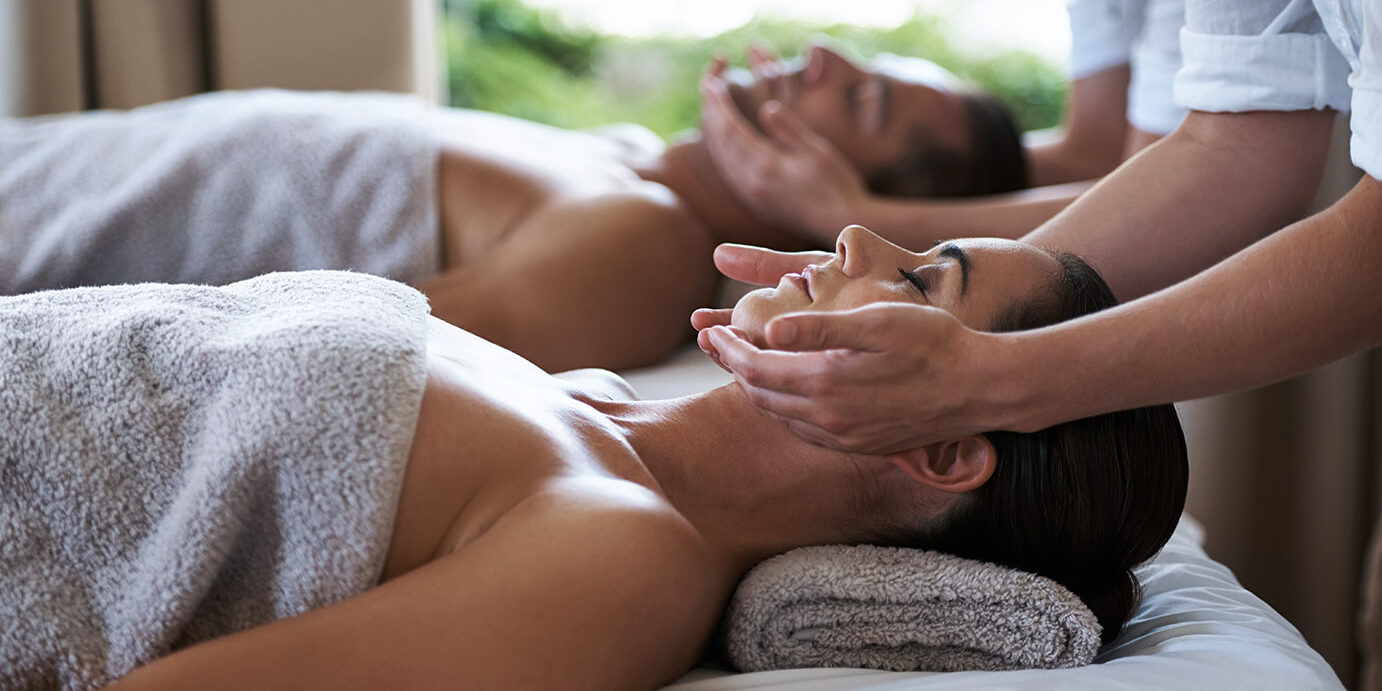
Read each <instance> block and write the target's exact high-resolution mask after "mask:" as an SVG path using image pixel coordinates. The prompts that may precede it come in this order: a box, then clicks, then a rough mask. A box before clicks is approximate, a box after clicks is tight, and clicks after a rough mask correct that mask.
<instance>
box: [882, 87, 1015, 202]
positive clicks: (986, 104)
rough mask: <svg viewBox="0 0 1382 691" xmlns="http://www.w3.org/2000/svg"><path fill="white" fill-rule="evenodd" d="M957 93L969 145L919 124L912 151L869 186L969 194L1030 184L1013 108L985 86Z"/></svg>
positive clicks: (914, 193) (903, 193) (906, 193)
mask: <svg viewBox="0 0 1382 691" xmlns="http://www.w3.org/2000/svg"><path fill="white" fill-rule="evenodd" d="M956 95H958V96H959V97H960V100H961V101H963V102H964V107H965V115H966V120H967V122H968V126H969V136H968V146H967V147H966V148H965V149H964V150H960V149H956V148H953V147H949V146H944V145H941V144H940V143H938V142H936V140H935V138H934V137H932V136H931V134H930V132H928V131H926V130H924V129H917V130H916V131H914V132H913V133H912V135H911V136H910V137H909V142H908V146H907V147H906V150H907V153H906V154H905V155H903V156H902V157H901V158H900V159H899V160H898V161H896V162H895V163H894V164H893V165H891V166H889V167H887V168H885V169H883V170H881V171H879V172H877V173H875V174H874V175H872V176H870V177H869V179H868V181H867V182H868V186H869V189H871V190H872V191H873V192H875V193H877V194H885V195H889V196H894V197H967V196H973V195H981V194H1000V193H1002V192H1012V191H1014V190H1020V189H1025V188H1026V187H1027V185H1028V182H1027V150H1026V149H1025V148H1023V146H1022V135H1021V133H1020V131H1019V130H1018V128H1017V124H1016V122H1015V121H1014V120H1013V116H1012V112H1011V111H1010V110H1009V109H1008V107H1007V106H1006V105H1005V104H1004V103H1003V102H1002V101H1001V100H999V99H998V98H997V97H996V96H994V95H992V94H989V93H985V92H983V91H978V90H966V91H959V92H957V94H956Z"/></svg>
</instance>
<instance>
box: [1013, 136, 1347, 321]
mask: <svg viewBox="0 0 1382 691" xmlns="http://www.w3.org/2000/svg"><path fill="white" fill-rule="evenodd" d="M1333 121H1334V112H1333V111H1293V112H1254V113H1199V112H1191V113H1190V115H1189V116H1188V117H1187V118H1186V120H1185V122H1184V124H1182V125H1181V126H1180V128H1179V129H1177V130H1176V131H1175V132H1173V133H1172V134H1171V135H1170V136H1168V137H1166V138H1164V139H1162V140H1161V141H1159V142H1157V143H1156V144H1154V145H1152V146H1150V147H1148V148H1147V149H1146V150H1144V151H1143V152H1141V153H1140V154H1138V155H1137V156H1135V157H1134V158H1133V159H1132V160H1131V161H1129V162H1127V163H1126V164H1124V165H1123V167H1121V168H1120V169H1119V170H1118V172H1117V173H1116V174H1114V175H1110V176H1108V177H1106V178H1105V179H1104V180H1102V181H1101V182H1100V183H1099V184H1098V185H1097V186H1096V187H1095V188H1094V189H1093V190H1091V191H1090V192H1089V193H1088V194H1086V195H1085V196H1084V197H1083V198H1082V199H1081V200H1080V202H1079V203H1077V204H1073V205H1071V206H1070V207H1069V208H1067V209H1066V210H1065V211H1063V212H1061V213H1060V214H1058V215H1056V217H1055V218H1052V219H1051V220H1050V221H1049V222H1047V223H1046V224H1045V225H1043V226H1041V227H1040V228H1038V229H1037V230H1035V231H1034V232H1032V233H1031V234H1030V235H1028V236H1027V237H1025V238H1024V239H1025V240H1027V241H1029V242H1032V243H1034V244H1039V245H1042V246H1044V247H1052V248H1057V249H1061V250H1065V251H1067V252H1072V253H1074V254H1077V255H1079V256H1080V257H1083V258H1084V259H1085V260H1087V261H1089V262H1090V264H1092V265H1093V266H1094V268H1096V269H1098V270H1099V272H1100V273H1101V274H1102V275H1103V276H1104V279H1105V280H1107V281H1108V283H1109V285H1110V286H1111V287H1112V288H1113V291H1114V293H1115V294H1116V295H1117V296H1118V297H1119V299H1122V300H1128V299H1131V298H1135V297H1137V296H1139V295H1144V294H1146V293H1149V292H1151V291H1153V290H1156V289H1158V288H1161V287H1164V286H1167V285H1170V284H1172V283H1175V282H1176V281H1179V280H1182V279H1184V278H1186V277H1189V276H1191V275H1194V274H1195V273H1196V272H1198V271H1201V270H1203V269H1204V268H1206V267H1209V266H1212V265H1213V264H1214V263H1216V262H1218V261H1220V260H1222V259H1223V258H1224V257H1227V256H1229V255H1230V254H1232V253H1234V252H1236V251H1237V250H1239V249H1240V248H1242V247H1245V246H1247V245H1248V244H1250V243H1252V242H1253V241H1255V240H1257V239H1259V238H1261V237H1263V236H1264V235H1266V234H1267V233H1269V232H1271V231H1273V230H1275V229H1277V228H1280V227H1282V226H1284V225H1286V224H1287V223H1290V222H1291V221H1293V220H1295V219H1297V218H1299V217H1300V216H1301V215H1302V214H1303V213H1304V212H1305V211H1306V209H1307V208H1308V206H1309V204H1310V201H1311V200H1312V199H1313V198H1314V196H1315V188H1316V187H1318V185H1319V181H1320V176H1321V174H1322V172H1323V169H1324V161H1325V154H1326V153H1327V150H1328V142H1329V133H1330V128H1331V127H1332V126H1333Z"/></svg>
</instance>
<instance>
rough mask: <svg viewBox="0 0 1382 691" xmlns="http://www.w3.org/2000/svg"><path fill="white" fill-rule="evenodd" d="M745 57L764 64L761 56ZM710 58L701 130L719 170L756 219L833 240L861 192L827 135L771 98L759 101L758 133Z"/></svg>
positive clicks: (863, 196)
mask: <svg viewBox="0 0 1382 691" xmlns="http://www.w3.org/2000/svg"><path fill="white" fill-rule="evenodd" d="M750 62H751V63H752V64H754V66H755V70H761V69H768V68H767V67H764V65H766V64H767V63H765V61H764V60H763V59H762V57H761V56H759V57H758V59H756V60H755V59H753V56H751V60H750ZM723 70H724V61H723V60H721V59H717V60H716V62H715V63H713V64H712V66H711V68H710V71H709V72H708V73H707V75H706V77H705V78H704V79H703V80H702V81H701V96H702V101H703V103H702V115H701V117H702V122H701V133H702V135H703V136H704V137H705V142H706V148H707V149H708V150H709V152H710V156H711V159H712V160H714V162H715V165H716V167H717V168H718V169H719V171H720V174H721V175H723V176H724V178H725V179H726V180H728V181H729V183H730V188H731V189H733V190H734V191H735V194H736V196H737V197H739V199H740V201H742V202H743V203H744V204H746V205H747V206H748V207H749V209H751V210H752V211H753V212H754V213H755V214H756V215H758V216H759V217H760V218H763V219H765V220H767V221H770V222H772V223H777V224H781V225H786V226H789V227H793V228H797V229H799V230H801V231H803V232H805V233H806V234H807V235H808V236H810V237H811V238H812V239H814V240H816V241H819V242H823V243H827V244H829V243H833V242H834V241H835V235H836V234H837V233H838V232H839V230H840V228H843V227H844V226H846V225H848V224H849V223H852V222H854V221H855V220H856V218H855V216H856V215H857V212H856V209H858V208H859V207H860V206H862V205H863V203H864V202H866V201H867V200H868V197H869V193H868V189H867V188H866V187H865V186H864V181H863V178H862V177H861V176H860V175H859V173H858V171H856V170H855V168H854V166H853V165H852V164H851V163H850V162H849V160H848V159H846V158H845V157H844V155H843V154H841V153H840V152H839V151H838V150H837V149H836V148H835V147H834V145H832V144H831V143H830V142H829V141H828V140H826V139H825V138H824V137H822V136H820V135H819V134H816V133H815V132H813V131H812V130H811V128H810V127H809V126H807V124H806V123H805V122H803V121H802V120H801V118H799V117H797V116H796V114H794V113H792V112H791V111H789V110H787V109H786V108H783V107H782V104H781V103H778V102H777V101H768V102H767V103H765V104H763V106H762V108H761V109H760V111H759V113H758V121H759V124H760V126H761V127H762V129H763V131H762V132H759V131H758V129H756V128H755V127H754V126H753V123H751V122H749V120H748V119H747V118H745V117H744V116H743V115H742V114H741V113H740V112H739V109H738V107H737V106H735V105H734V100H733V98H732V97H731V96H730V93H729V88H728V85H727V84H726V83H725V80H724V79H723V78H722V73H723Z"/></svg>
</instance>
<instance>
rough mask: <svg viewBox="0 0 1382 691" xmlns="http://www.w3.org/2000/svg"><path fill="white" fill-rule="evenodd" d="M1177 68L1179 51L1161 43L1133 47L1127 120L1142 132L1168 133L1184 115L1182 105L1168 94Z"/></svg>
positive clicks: (1178, 67)
mask: <svg viewBox="0 0 1382 691" xmlns="http://www.w3.org/2000/svg"><path fill="white" fill-rule="evenodd" d="M1179 69H1180V54H1179V53H1177V52H1175V51H1168V50H1166V49H1165V46H1155V45H1150V44H1141V45H1138V46H1136V47H1134V48H1133V54H1132V83H1131V84H1130V85H1129V86H1128V122H1130V123H1132V125H1133V127H1136V128H1137V129H1139V130H1142V131H1143V132H1150V133H1152V134H1162V135H1164V134H1170V132H1171V130H1174V129H1176V128H1177V127H1179V126H1180V122H1181V120H1184V119H1185V109H1184V108H1181V107H1180V106H1178V105H1176V102H1175V101H1174V100H1173V99H1172V98H1171V84H1172V83H1173V82H1174V81H1175V78H1176V71H1177V70H1179Z"/></svg>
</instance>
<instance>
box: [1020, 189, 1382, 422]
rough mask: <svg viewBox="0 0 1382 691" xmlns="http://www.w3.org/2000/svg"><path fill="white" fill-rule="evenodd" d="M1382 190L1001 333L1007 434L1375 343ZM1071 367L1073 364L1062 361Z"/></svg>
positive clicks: (1214, 387) (1217, 389)
mask: <svg viewBox="0 0 1382 691" xmlns="http://www.w3.org/2000/svg"><path fill="white" fill-rule="evenodd" d="M1379 279H1382V184H1379V183H1378V182H1377V181H1376V180H1374V179H1373V178H1371V177H1364V178H1363V181H1362V182H1360V183H1359V184H1358V186H1357V187H1355V188H1354V189H1353V190H1352V191H1351V192H1350V193H1349V194H1348V195H1347V196H1345V197H1344V198H1343V199H1342V200H1340V201H1339V202H1338V203H1336V204H1335V205H1334V206H1332V207H1330V208H1329V209H1327V210H1325V211H1323V212H1321V213H1319V214H1316V215H1314V216H1311V217H1309V218H1307V219H1305V220H1303V221H1300V222H1298V223H1296V224H1293V225H1292V226H1290V227H1288V228H1286V229H1283V230H1281V231H1279V232H1277V233H1275V234H1273V235H1272V236H1270V237H1268V238H1266V239H1264V240H1262V241H1261V242H1258V243H1257V244H1254V245H1253V246H1251V247H1249V248H1247V249H1245V250H1243V251H1242V252H1240V253H1238V254H1236V255H1234V256H1233V257H1231V258H1229V259H1228V260H1226V261H1224V262H1222V263H1221V264H1219V265H1217V266H1215V267H1214V268H1212V269H1210V270H1208V271H1205V272H1204V273H1202V274H1200V275H1198V276H1195V277H1194V278H1192V279H1190V280H1187V281H1184V282H1182V283H1180V284H1177V285H1175V286H1173V287H1171V288H1167V289H1165V290H1163V291H1160V292H1157V293H1154V294H1152V295H1149V296H1147V297H1144V298H1142V299H1140V300H1136V301H1133V302H1131V303H1128V304H1125V305H1122V306H1120V307H1117V308H1114V309H1112V310H1108V311H1105V312H1102V313H1099V314H1095V315H1092V316H1090V317H1086V318H1083V319H1079V320H1075V321H1072V322H1067V323H1064V324H1061V325H1057V326H1054V327H1050V328H1047V329H1041V330H1037V331H1032V332H1026V333H1019V334H1011V335H1005V338H1006V339H1007V341H1006V343H1005V345H1004V348H1005V350H1006V352H1008V353H1010V357H1004V358H1002V359H1003V360H1004V361H1005V362H1007V363H1009V367H1008V371H1007V372H1005V375H1006V376H1009V377H1011V378H1012V388H1011V390H1010V392H1009V393H1010V394H1012V397H1011V398H1010V399H1009V401H1010V402H1011V403H1012V408H1011V410H1013V411H1015V412H1014V413H1013V415H1012V416H1011V417H1010V418H1009V420H1008V422H1009V423H1010V426H1011V427H1012V428H1014V429H1021V430H1031V429H1039V428H1041V427H1045V426H1047V425H1050V424H1054V423H1055V422H1059V421H1062V420H1068V419H1075V418H1079V417H1084V416H1087V415H1092V414H1096V413H1100V412H1105V411H1109V410H1118V409H1124V408H1130V407H1135V406H1142V405H1150V404H1154V403H1162V402H1168V401H1177V400H1185V399H1190V398H1196V397H1200V396H1205V395H1210V394H1215V393H1222V392H1227V391H1234V390H1239V389H1243V388H1247V387H1251V386H1257V385H1262V384H1267V383H1271V382H1274V381H1278V380H1281V379H1283V378H1286V377H1288V376H1292V375H1295V374H1299V373H1301V372H1304V371H1306V370H1308V369H1311V368H1313V367H1316V366H1319V365H1322V364H1324V363H1327V362H1330V361H1332V360H1334V359H1337V358H1339V357H1342V356H1344V355H1347V354H1349V353H1352V352H1355V351H1358V350H1361V349H1364V348H1367V347H1371V346H1374V345H1377V344H1378V343H1379V342H1382V291H1379V290H1378V289H1377V286H1378V283H1379ZM1075 363H1078V366H1067V365H1068V364H1075Z"/></svg>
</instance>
